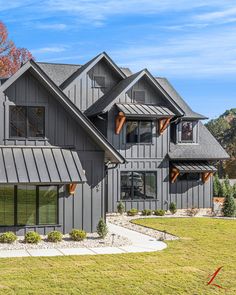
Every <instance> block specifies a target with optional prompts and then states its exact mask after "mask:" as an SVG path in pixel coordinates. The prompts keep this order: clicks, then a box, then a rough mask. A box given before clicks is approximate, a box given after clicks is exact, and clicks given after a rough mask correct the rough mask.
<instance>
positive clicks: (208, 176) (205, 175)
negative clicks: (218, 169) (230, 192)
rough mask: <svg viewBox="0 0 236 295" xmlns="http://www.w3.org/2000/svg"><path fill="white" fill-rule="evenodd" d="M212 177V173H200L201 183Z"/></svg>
mask: <svg viewBox="0 0 236 295" xmlns="http://www.w3.org/2000/svg"><path fill="white" fill-rule="evenodd" d="M212 175H213V172H203V173H202V182H203V183H205V182H207V181H208V180H209V179H210V177H211V176H212Z"/></svg>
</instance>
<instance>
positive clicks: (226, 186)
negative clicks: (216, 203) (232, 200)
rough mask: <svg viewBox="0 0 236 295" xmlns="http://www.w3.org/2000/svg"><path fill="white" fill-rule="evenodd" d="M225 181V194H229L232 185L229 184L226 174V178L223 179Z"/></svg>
mask: <svg viewBox="0 0 236 295" xmlns="http://www.w3.org/2000/svg"><path fill="white" fill-rule="evenodd" d="M224 183H225V190H226V195H231V194H232V187H231V185H230V181H229V176H228V175H226V178H225V180H224Z"/></svg>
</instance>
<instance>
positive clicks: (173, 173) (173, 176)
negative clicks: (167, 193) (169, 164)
mask: <svg viewBox="0 0 236 295" xmlns="http://www.w3.org/2000/svg"><path fill="white" fill-rule="evenodd" d="M179 174H180V172H179V170H178V169H177V168H172V169H171V173H170V180H171V183H174V182H175V181H176V179H177V177H178V176H179Z"/></svg>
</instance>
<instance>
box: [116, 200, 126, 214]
mask: <svg viewBox="0 0 236 295" xmlns="http://www.w3.org/2000/svg"><path fill="white" fill-rule="evenodd" d="M117 211H118V213H120V214H123V213H124V212H125V205H124V204H123V203H122V202H121V201H120V202H119V203H118V205H117Z"/></svg>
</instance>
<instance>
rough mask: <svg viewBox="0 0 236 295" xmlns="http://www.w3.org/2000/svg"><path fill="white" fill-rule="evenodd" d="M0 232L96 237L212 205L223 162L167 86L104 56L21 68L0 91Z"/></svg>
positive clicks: (195, 117)
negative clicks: (128, 219)
mask: <svg viewBox="0 0 236 295" xmlns="http://www.w3.org/2000/svg"><path fill="white" fill-rule="evenodd" d="M0 85H1V86H0V120H1V124H0V231H1V232H4V231H7V230H12V231H14V232H16V233H17V234H18V235H23V234H24V233H25V232H26V231H29V230H35V231H38V232H39V233H40V234H46V233H47V232H49V231H51V230H60V231H62V232H63V233H68V232H69V231H70V230H71V229H72V228H83V229H84V230H86V231H89V232H92V231H95V229H96V225H97V222H98V220H99V218H101V217H103V218H105V214H106V212H115V211H116V207H117V203H118V202H119V201H120V200H122V202H123V203H124V204H125V206H126V210H128V209H130V208H137V209H139V210H142V209H158V208H162V209H168V206H169V204H170V202H174V203H176V205H177V207H178V208H192V207H199V208H208V207H211V206H212V175H213V173H214V172H215V171H216V168H215V167H214V165H213V164H214V163H215V162H217V161H218V160H221V159H227V158H228V157H229V156H228V154H227V153H226V152H225V151H224V149H223V148H222V147H221V146H220V145H219V143H218V142H217V141H216V139H215V138H214V137H213V136H212V135H211V134H210V133H209V131H208V130H207V129H206V128H205V127H204V125H203V124H202V122H201V120H204V119H206V117H205V116H203V115H201V114H198V113H196V112H194V111H193V110H192V109H191V108H190V107H189V106H188V105H187V104H186V102H185V101H184V100H183V99H182V98H181V97H180V95H179V94H178V93H177V92H176V91H175V89H174V88H173V87H172V86H171V84H170V83H169V82H168V80H167V79H165V78H155V77H153V76H152V74H151V73H150V72H149V71H148V70H147V69H144V70H141V71H140V72H138V73H132V72H131V71H130V69H128V68H120V67H119V66H117V65H116V64H115V63H114V61H113V60H112V59H111V58H110V57H109V56H108V55H107V54H106V53H101V54H99V55H98V56H96V57H95V58H93V59H92V60H90V61H89V62H88V63H86V64H85V65H82V66H81V65H68V64H52V63H40V62H38V63H36V62H34V61H33V60H31V61H29V62H27V63H26V64H24V65H23V66H22V67H21V68H20V69H19V70H18V72H17V73H15V74H14V75H13V76H12V77H10V78H9V79H2V80H1V83H0Z"/></svg>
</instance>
